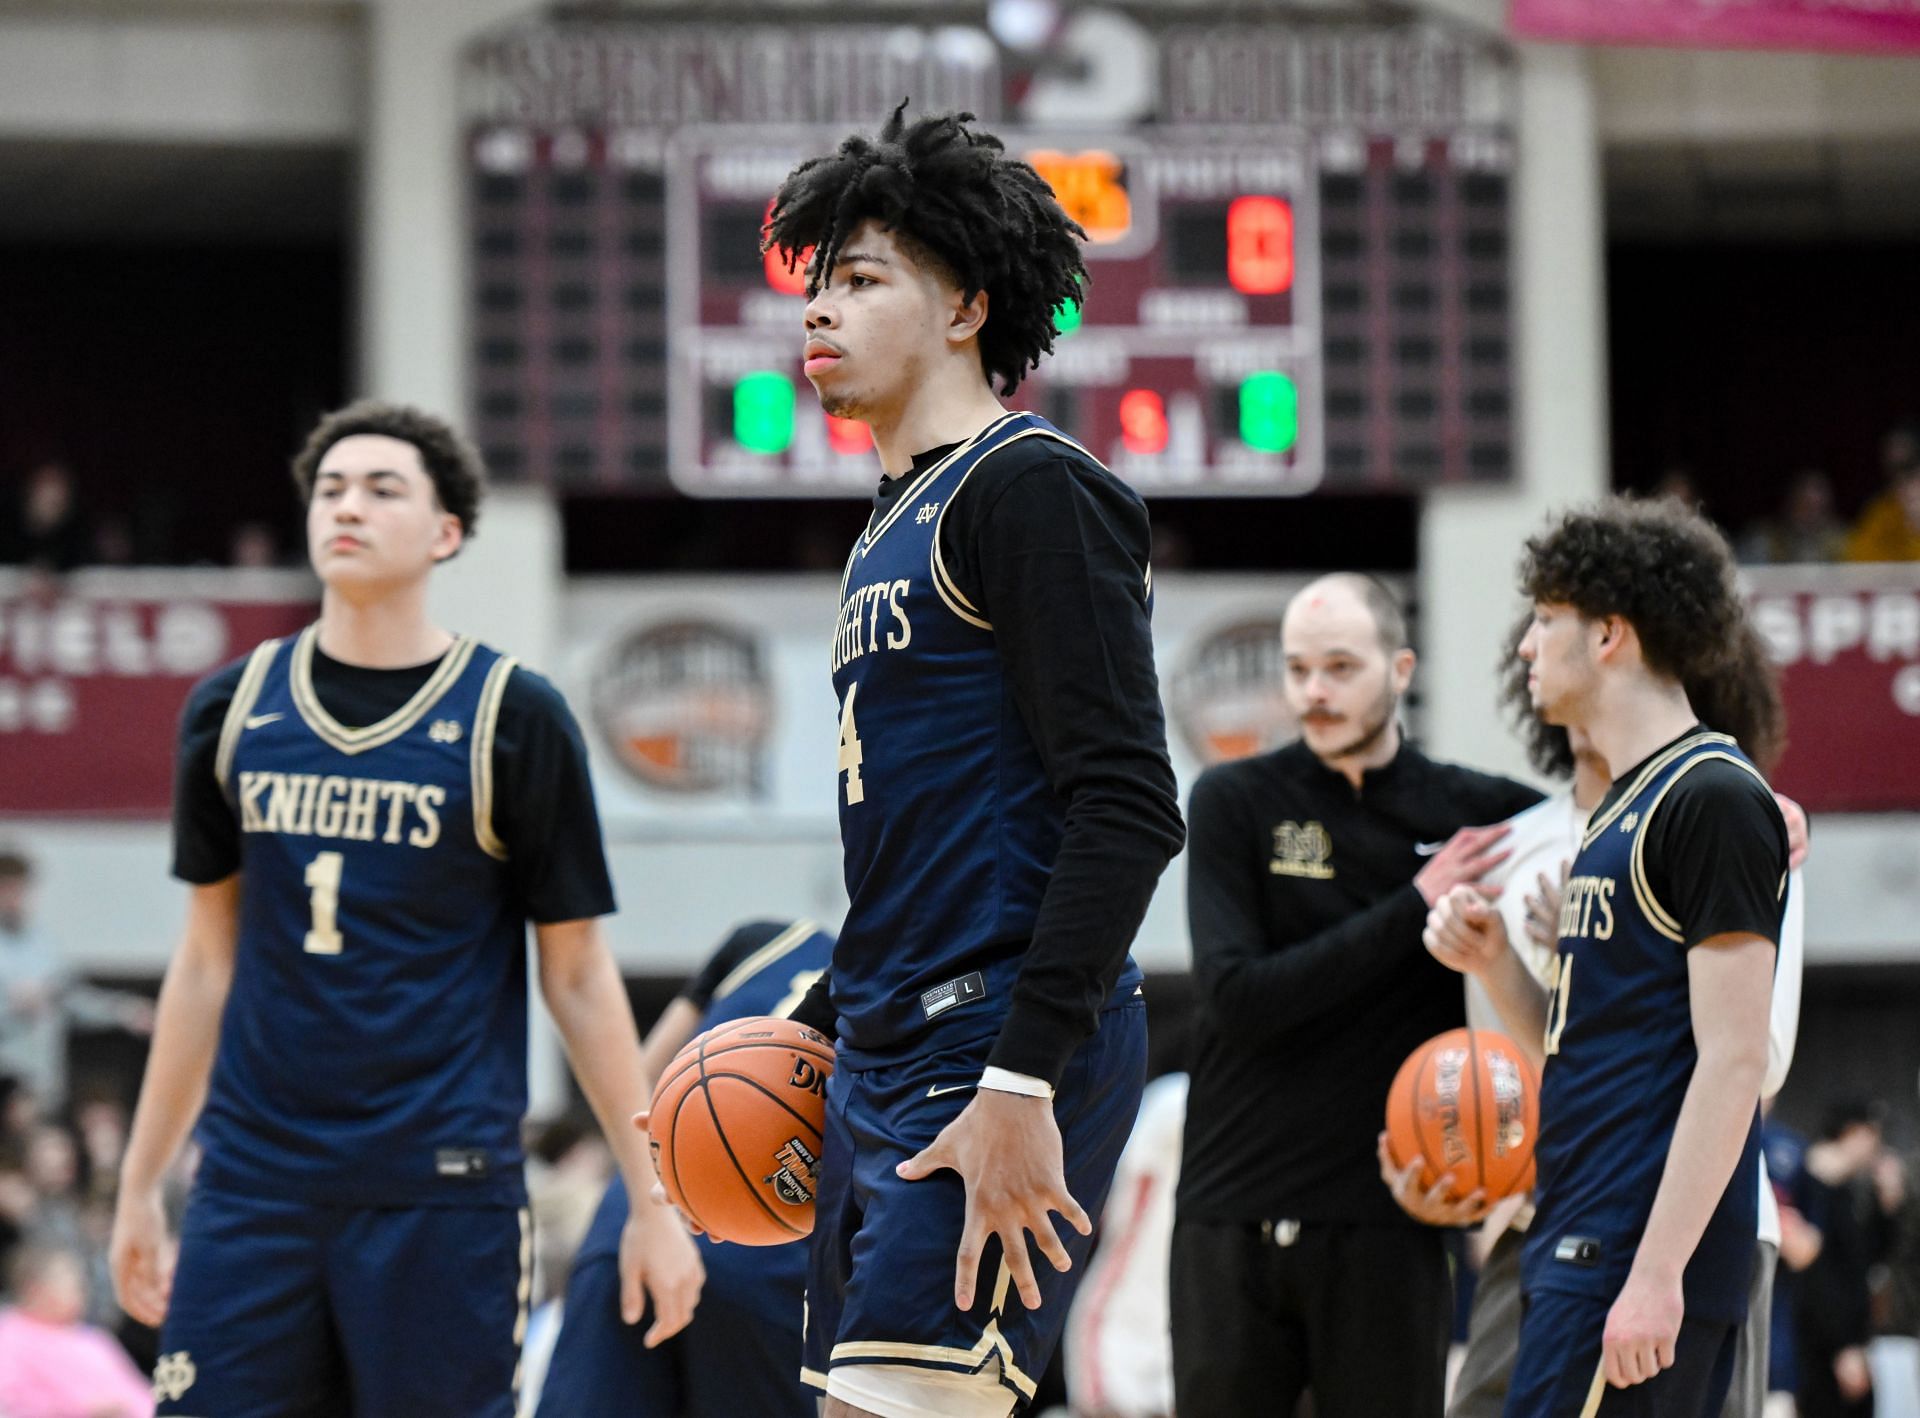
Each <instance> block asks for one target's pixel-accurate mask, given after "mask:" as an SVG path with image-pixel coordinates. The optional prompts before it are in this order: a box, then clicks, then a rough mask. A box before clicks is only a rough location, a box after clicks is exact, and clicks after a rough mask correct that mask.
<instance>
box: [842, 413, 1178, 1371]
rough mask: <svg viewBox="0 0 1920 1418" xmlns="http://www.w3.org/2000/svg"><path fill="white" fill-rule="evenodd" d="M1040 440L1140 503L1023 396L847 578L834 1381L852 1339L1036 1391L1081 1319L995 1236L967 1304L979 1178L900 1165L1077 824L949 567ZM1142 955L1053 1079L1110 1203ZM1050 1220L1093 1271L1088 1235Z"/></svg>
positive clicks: (968, 1072)
mask: <svg viewBox="0 0 1920 1418" xmlns="http://www.w3.org/2000/svg"><path fill="white" fill-rule="evenodd" d="M1042 445H1044V446H1045V448H1046V449H1047V450H1048V451H1049V452H1050V453H1051V454H1053V455H1064V456H1065V457H1066V458H1068V459H1070V460H1071V461H1072V462H1073V465H1074V469H1075V474H1076V475H1081V476H1086V477H1089V478H1092V479H1096V480H1100V481H1101V482H1102V483H1103V484H1110V485H1111V491H1112V493H1113V495H1115V496H1117V497H1122V498H1126V499H1132V500H1133V503H1134V505H1135V507H1136V509H1137V498H1134V495H1133V494H1132V493H1130V492H1128V491H1127V490H1126V489H1125V488H1124V486H1123V485H1120V484H1118V483H1117V482H1115V481H1114V480H1113V479H1112V478H1111V475H1109V474H1107V473H1106V472H1105V471H1104V470H1103V469H1101V468H1100V467H1099V465H1098V463H1097V462H1095V461H1094V460H1093V459H1092V457H1091V455H1088V454H1086V453H1085V452H1084V450H1081V449H1080V448H1079V447H1078V446H1077V445H1075V444H1073V443H1072V442H1071V441H1070V440H1068V439H1066V438H1065V437H1064V436H1063V435H1062V434H1060V433H1059V432H1058V431H1056V430H1055V429H1053V428H1052V427H1051V426H1050V425H1048V424H1047V423H1046V422H1045V421H1044V420H1041V419H1039V418H1036V417H1034V416H1032V415H1028V414H1008V415H1005V416H1004V417H1002V418H1000V419H998V420H996V421H995V422H994V423H993V424H991V425H990V426H989V427H988V428H986V429H984V430H982V431H981V432H980V433H979V434H978V435H976V436H975V437H973V438H971V439H969V440H967V441H966V442H964V443H962V444H960V445H958V446H956V447H954V448H952V449H951V450H948V451H945V452H943V453H942V454H941V456H939V457H938V458H937V459H934V460H932V461H930V462H924V466H923V465H922V463H921V462H917V463H916V466H915V470H914V472H912V473H910V474H908V475H907V477H906V478H904V479H901V480H900V481H904V482H905V484H906V486H905V487H904V489H903V490H900V491H899V492H898V494H897V496H893V497H892V498H891V499H890V500H889V501H888V503H887V505H885V506H884V507H882V508H879V509H876V512H875V514H874V516H873V518H872V519H871V521H870V522H869V524H868V527H867V529H866V531H865V532H864V533H863V535H862V536H861V537H860V539H859V541H858V542H857V543H856V544H855V546H854V549H853V553H852V555H851V556H850V557H849V559H848V563H847V569H846V575H845V577H844V579H843V581H842V583H841V609H840V615H839V620H838V624H837V626H836V629H835V636H834V642H833V652H832V668H833V677H834V689H835V692H836V694H837V696H838V699H839V702H840V724H839V730H840V732H839V768H840V775H839V790H840V792H839V796H840V828H841V840H842V843H843V845H844V848H845V857H846V882H847V893H848V896H849V898H850V900H851V903H852V904H851V907H850V909H849V911H848V913H847V917H846V921H845V924H844V925H843V926H842V928H841V932H840V940H839V945H838V946H837V948H836V950H835V952H834V960H833V969H832V972H831V984H832V1006H833V1010H834V1013H835V1015H836V1016H837V1023H836V1026H835V1033H836V1035H837V1040H838V1042H837V1049H838V1060H839V1061H838V1067H837V1069H836V1071H835V1074H834V1077H833V1081H832V1083H831V1084H830V1085H829V1088H828V1094H827V1131H826V1137H825V1142H824V1151H823V1155H822V1159H821V1173H820V1192H819V1202H818V1206H817V1210H816V1221H815V1227H814V1233H813V1238H812V1246H811V1253H812V1260H811V1268H810V1271H809V1275H808V1283H807V1300H808V1307H809V1317H808V1329H807V1350H806V1365H807V1369H806V1377H807V1379H808V1381H809V1382H811V1383H813V1384H815V1385H816V1386H820V1387H824V1386H825V1383H826V1374H827V1371H828V1369H829V1368H830V1367H831V1366H833V1365H838V1364H843V1363H854V1364H904V1365H912V1366H921V1367H930V1368H936V1369H942V1370H948V1371H966V1372H972V1371H977V1370H980V1369H983V1368H985V1367H987V1366H990V1365H997V1372H998V1374H999V1377H1000V1379H1001V1381H1002V1382H1004V1383H1005V1384H1006V1385H1007V1386H1008V1387H1009V1388H1011V1389H1012V1390H1013V1391H1014V1393H1015V1394H1016V1395H1017V1396H1018V1397H1019V1398H1020V1399H1022V1400H1024V1399H1026V1398H1031V1397H1032V1395H1033V1391H1034V1383H1035V1379H1036V1378H1037V1376H1038V1374H1039V1372H1040V1371H1041V1370H1042V1369H1043V1368H1044V1367H1045V1363H1046V1360H1047V1357H1048V1356H1049V1354H1050V1353H1051V1351H1052V1349H1053V1346H1054V1345H1055V1344H1056V1343H1057V1342H1058V1339H1059V1333H1060V1328H1061V1326H1062V1324H1064V1322H1065V1319H1066V1311H1067V1304H1066V1300H1067V1297H1068V1296H1069V1295H1070V1293H1071V1281H1070V1278H1069V1276H1068V1275H1062V1274H1059V1273H1057V1272H1055V1271H1054V1270H1053V1269H1052V1267H1051V1266H1049V1265H1047V1264H1045V1263H1044V1262H1042V1263H1040V1264H1037V1265H1036V1266H1035V1272H1036V1275H1037V1277H1038V1279H1039V1283H1040V1286H1041V1290H1042V1292H1043V1294H1044V1295H1045V1297H1046V1301H1045V1304H1044V1306H1043V1308H1042V1309H1041V1310H1039V1311H1036V1312H1032V1313H1030V1312H1028V1311H1027V1310H1026V1309H1025V1308H1024V1307H1023V1306H1022V1305H1021V1304H1020V1302H1019V1298H1018V1296H1017V1294H1015V1293H1014V1292H1013V1291H1012V1289H1011V1274H1010V1272H1009V1271H1008V1270H1007V1268H1006V1266H1005V1264H1004V1261H1003V1260H1002V1258H1001V1256H1000V1252H999V1248H998V1244H997V1242H996V1243H992V1244H990V1245H989V1247H988V1250H987V1253H986V1257H985V1260H984V1262H983V1269H982V1277H983V1283H982V1284H981V1286H980V1288H979V1294H978V1299H977V1300H976V1303H975V1305H974V1308H973V1309H972V1311H970V1312H966V1313H963V1312H961V1311H958V1310H956V1309H955V1308H954V1304H953V1261H954V1253H955V1250H956V1248H957V1246H958V1244H959V1239H960V1234H961V1230H962V1220H963V1216H964V1212H965V1190H964V1186H963V1184H962V1182H961V1180H960V1178H959V1177H958V1176H957V1175H955V1174H954V1173H952V1172H941V1173H937V1174H936V1175H934V1176H932V1177H930V1178H927V1179H924V1180H922V1181H917V1182H904V1181H901V1180H900V1179H899V1178H898V1177H897V1176H896V1175H895V1174H894V1168H895V1167H896V1166H897V1165H898V1164H899V1163H901V1162H903V1161H905V1160H906V1159H908V1158H909V1157H912V1156H913V1155H914V1154H915V1153H917V1152H919V1151H920V1150H921V1149H922V1148H924V1147H925V1146H927V1145H928V1144H929V1143H931V1142H932V1141H933V1139H934V1138H935V1136H936V1135H937V1134H938V1133H939V1132H940V1130H941V1129H942V1128H943V1127H945V1126H946V1125H947V1124H948V1123H950V1122H951V1121H953V1119H954V1118H955V1117H957V1116H958V1115H959V1114H960V1112H961V1111H962V1109H964V1108H965V1107H966V1105H967V1103H968V1102H969V1101H971V1098H972V1096H973V1091H974V1086H975V1084H976V1083H977V1082H978V1080H979V1078H980V1075H981V1072H982V1070H983V1068H984V1067H985V1066H986V1064H987V1062H988V1057H989V1054H990V1053H992V1051H993V1050H994V1047H995V1042H996V1039H997V1038H998V1037H999V1036H1000V1034H1001V1031H1002V1026H1003V1025H1004V1024H1005V1022H1006V1020H1007V1017H1008V1009H1009V1005H1010V1002H1011V999H1012V997H1013V995H1014V992H1015V981H1016V978H1017V977H1018V976H1019V975H1020V973H1021V970H1022V966H1023V963H1024V962H1025V959H1026V953H1027V951H1028V948H1029V942H1030V941H1032V940H1033V939H1034V937H1035V934H1036V929H1037V927H1038V926H1039V923H1040V914H1041V911H1040V907H1041V901H1042V897H1043V896H1044V895H1045V894H1046V892H1047V888H1048V883H1049V880H1050V877H1051V876H1052V874H1053V870H1054V867H1055V863H1056V858H1057V857H1058V856H1059V854H1060V848H1061V843H1062V840H1063V838H1064V836H1065V835H1066V818H1067V802H1066V800H1065V799H1064V798H1063V796H1062V795H1061V794H1060V793H1058V792H1056V790H1055V788H1054V786H1053V784H1052V782H1051V781H1050V778H1049V773H1048V767H1049V765H1048V764H1047V763H1045V762H1043V761H1042V755H1041V752H1040V750H1039V748H1038V747H1037V746H1036V737H1035V733H1034V731H1033V730H1032V728H1031V727H1030V725H1029V721H1028V720H1027V718H1026V717H1024V716H1023V714H1022V712H1021V706H1020V705H1019V704H1018V703H1017V701H1016V698H1015V695H1014V693H1013V692H1012V689H1011V687H1010V683H1009V677H1008V672H1007V667H1006V664H1005V663H1004V662H1003V658H1002V654H1001V650H1000V648H999V647H998V645H997V643H996V636H995V630H994V626H993V623H992V610H993V608H992V607H991V606H985V605H980V604H976V603H975V601H974V600H973V599H972V598H970V596H969V594H968V592H967V591H966V590H965V589H964V588H963V587H962V586H961V585H960V584H959V582H958V581H957V580H956V579H955V577H954V576H953V574H952V572H951V568H950V567H949V566H948V565H947V560H946V556H945V554H944V552H943V547H942V540H941V527H942V523H943V520H944V518H945V517H946V515H947V513H948V511H949V510H950V509H952V507H953V506H954V505H955V503H956V502H962V503H964V500H965V499H966V498H967V497H968V496H969V488H968V483H969V480H970V479H971V478H972V477H973V475H974V474H975V472H976V470H978V469H980V468H981V467H982V465H983V464H986V465H988V466H989V467H991V465H992V464H993V462H994V461H995V460H1007V459H1011V458H1013V457H1015V456H1016V455H1015V454H1013V453H1011V452H1009V450H1012V449H1021V450H1022V451H1023V452H1026V451H1029V450H1031V449H1033V448H1035V447H1039V446H1042ZM923 461H924V460H923ZM1056 473H1057V470H1055V469H1051V468H1049V469H1036V470H1035V471H1033V472H1030V473H1027V474H1026V475H1027V476H1029V477H1042V476H1053V475H1056ZM1082 574H1083V575H1084V572H1082ZM1134 574H1135V577H1136V578H1137V579H1136V580H1135V581H1134V582H1133V584H1132V586H1131V587H1129V588H1128V589H1127V592H1126V594H1127V595H1128V596H1130V597H1132V601H1131V606H1132V613H1133V614H1134V616H1135V617H1136V618H1140V617H1143V616H1144V614H1145V610H1146V607H1147V605H1148V603H1149V599H1150V590H1151V588H1150V576H1149V574H1148V572H1147V568H1146V566H1145V565H1144V562H1142V563H1140V564H1138V565H1136V568H1135V572H1134ZM1061 593H1062V594H1063V595H1069V596H1071V595H1074V594H1082V595H1083V596H1084V587H1082V589H1081V591H1080V592H1078V593H1076V591H1075V589H1074V586H1073V584H1072V583H1071V581H1067V580H1063V581H1062V582H1061ZM1149 671H1150V666H1149ZM1048 707H1049V710H1050V711H1052V712H1058V711H1057V710H1056V709H1054V707H1053V706H1048ZM1162 751H1163V750H1162ZM1161 762H1162V765H1164V757H1162V759H1161ZM1161 860H1162V861H1164V856H1163V857H1162V858H1161ZM1148 881H1149V884H1150V882H1151V877H1149V878H1148ZM1128 889H1129V890H1131V889H1132V887H1131V885H1130V886H1129V888H1128ZM1142 904H1143V905H1144V902H1143V903H1142ZM1108 948H1109V949H1110V948H1111V944H1110V943H1109V947H1108ZM1140 978H1141V977H1140V973H1139V970H1138V969H1137V967H1135V966H1134V964H1133V962H1132V961H1131V960H1130V959H1129V960H1126V961H1125V962H1124V964H1123V965H1121V966H1119V968H1118V971H1117V974H1116V973H1115V972H1114V971H1109V972H1108V973H1107V974H1106V975H1105V977H1104V979H1103V980H1102V981H1101V983H1100V989H1101V990H1102V993H1103V994H1104V999H1105V1003H1104V1006H1101V1005H1099V1004H1098V1000H1099V998H1100V996H1098V995H1096V996H1094V1002H1093V1003H1091V1004H1090V1006H1089V1010H1088V1013H1089V1015H1092V1014H1094V1013H1095V1012H1096V1011H1097V1013H1098V1018H1099V1024H1098V1028H1097V1031H1096V1032H1095V1034H1094V1036H1093V1037H1092V1038H1091V1039H1088V1040H1087V1041H1086V1042H1085V1043H1084V1044H1082V1045H1081V1046H1080V1047H1079V1049H1078V1051H1077V1052H1075V1053H1073V1055H1072V1057H1071V1060H1070V1061H1069V1062H1068V1063H1067V1064H1066V1065H1065V1070H1064V1072H1063V1073H1062V1074H1061V1075H1060V1077H1059V1079H1058V1083H1057V1088H1056V1103H1055V1116H1056V1119H1057V1120H1058V1122H1059V1125H1060V1129H1061V1136H1062V1145H1063V1150H1064V1157H1065V1165H1066V1181H1067V1186H1068V1188H1069V1190H1070V1191H1071V1192H1072V1193H1073V1195H1074V1196H1075V1198H1076V1199H1077V1200H1078V1201H1079V1202H1080V1204H1081V1205H1082V1206H1084V1207H1086V1208H1087V1210H1088V1211H1089V1212H1090V1213H1094V1214H1097V1213H1098V1209H1099V1207H1100V1205H1101V1203H1102V1201H1103V1200H1104V1198H1105V1195H1106V1190H1107V1187H1108V1185H1109V1184H1110V1182H1111V1180H1112V1176H1113V1169H1114V1166H1115V1164H1116V1162H1117V1160H1118V1158H1119V1154H1120V1149H1121V1147H1122V1146H1123V1145H1124V1144H1125V1142H1126V1139H1127V1134H1128V1130H1129V1129H1130V1128H1131V1126H1132V1123H1133V1119H1134V1115H1135V1113H1136V1111H1137V1109H1138V1106H1139V1099H1140V1091H1141V1088H1142V1087H1143V1085H1144V1073H1145V1047H1146V1037H1145V1009H1144V1005H1143V1004H1142V1003H1141V1001H1140V1000H1139V998H1138V995H1139V985H1140ZM1056 1224H1057V1225H1058V1227H1059V1229H1060V1231H1061V1233H1062V1235H1063V1237H1064V1239H1065V1243H1066V1246H1067V1249H1068V1251H1069V1252H1070V1253H1071V1254H1072V1255H1073V1257H1074V1259H1075V1262H1076V1271H1075V1273H1077V1270H1078V1267H1079V1264H1080V1263H1082V1262H1083V1261H1084V1259H1085V1257H1086V1255H1087V1252H1088V1249H1089V1244H1090V1243H1089V1241H1088V1240H1087V1238H1085V1237H1082V1236H1080V1235H1079V1234H1078V1233H1077V1232H1074V1231H1073V1230H1072V1228H1071V1227H1069V1226H1067V1225H1066V1223H1065V1222H1058V1223H1056Z"/></svg>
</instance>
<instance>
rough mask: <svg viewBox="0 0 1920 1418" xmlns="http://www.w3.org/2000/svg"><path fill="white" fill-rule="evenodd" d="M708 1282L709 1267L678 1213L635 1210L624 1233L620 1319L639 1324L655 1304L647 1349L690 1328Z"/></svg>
mask: <svg viewBox="0 0 1920 1418" xmlns="http://www.w3.org/2000/svg"><path fill="white" fill-rule="evenodd" d="M706 1282H707V1267H706V1265H705V1263H704V1262H703V1261H702V1260H701V1259H700V1250H699V1248H698V1247H697V1246H695V1245H694V1243H693V1237H692V1236H689V1235H688V1234H687V1228H686V1227H684V1226H682V1225H681V1224H680V1213H679V1212H677V1211H675V1210H674V1209H673V1208H672V1207H670V1206H655V1205H653V1204H652V1203H651V1202H645V1201H643V1202H641V1203H640V1204H639V1205H638V1206H636V1207H635V1208H634V1209H633V1213H632V1214H631V1215H630V1216H628V1217H627V1224H626V1225H625V1226H623V1227H622V1228H621V1230H620V1318H621V1319H623V1320H625V1321H626V1322H627V1323H628V1324H638V1323H639V1322H640V1316H641V1314H642V1312H643V1311H644V1309H645V1301H646V1300H651V1301H653V1323H652V1324H651V1325H650V1326H648V1328H647V1333H646V1339H645V1343H646V1346H647V1348H649V1349H651V1348H653V1347H654V1345H656V1344H658V1343H660V1342H661V1341H662V1340H664V1339H670V1338H672V1337H673V1336H674V1335H676V1334H678V1333H679V1332H680V1331H681V1330H683V1329H685V1328H686V1327H687V1323H688V1321H690V1320H691V1319H692V1318H693V1308H694V1306H695V1305H697V1304H699V1303H700V1290H701V1287H702V1286H704V1285H705V1284H706ZM643 1291H644V1295H643V1293H642V1292H643Z"/></svg>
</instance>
